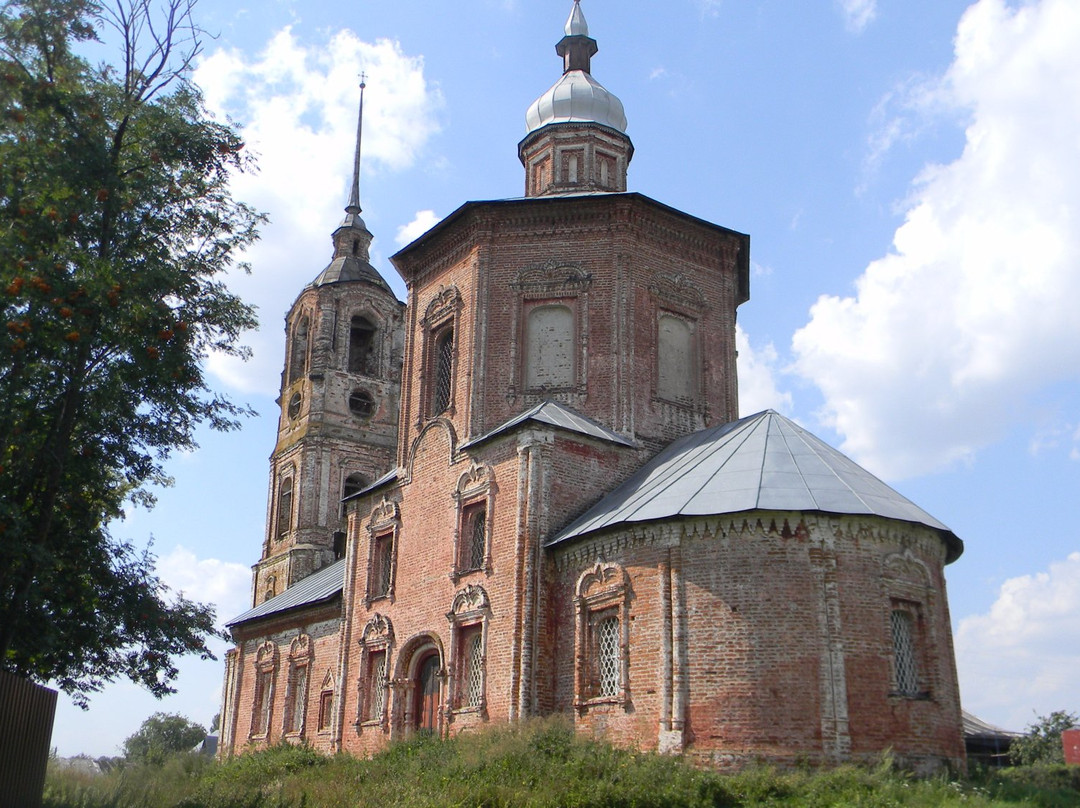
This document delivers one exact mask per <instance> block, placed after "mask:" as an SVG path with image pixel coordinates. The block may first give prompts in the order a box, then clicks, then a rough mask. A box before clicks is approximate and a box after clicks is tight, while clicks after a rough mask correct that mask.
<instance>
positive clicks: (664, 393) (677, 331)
mask: <svg viewBox="0 0 1080 808" xmlns="http://www.w3.org/2000/svg"><path fill="white" fill-rule="evenodd" d="M656 361H657V381H656V393H657V395H658V396H659V397H660V398H663V399H667V400H668V401H677V402H681V403H690V402H692V401H693V399H694V397H695V395H696V394H697V373H696V372H695V367H696V362H695V361H694V330H693V327H692V325H691V324H690V323H688V322H687V321H686V320H684V319H682V318H681V317H675V316H673V315H671V314H661V315H660V319H659V321H658V323H657V351H656Z"/></svg>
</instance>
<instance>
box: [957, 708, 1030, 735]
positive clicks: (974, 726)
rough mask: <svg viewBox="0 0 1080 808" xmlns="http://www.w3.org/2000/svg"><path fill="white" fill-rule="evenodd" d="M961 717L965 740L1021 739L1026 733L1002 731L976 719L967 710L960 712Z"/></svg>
mask: <svg viewBox="0 0 1080 808" xmlns="http://www.w3.org/2000/svg"><path fill="white" fill-rule="evenodd" d="M960 717H961V720H962V721H963V724H964V737H965V738H1002V739H1010V738H1019V737H1020V736H1021V735H1023V734H1024V733H1022V732H1013V731H1012V730H1008V729H1002V728H1001V727H997V726H994V725H993V724H989V723H987V722H986V721H983V720H982V719H981V718H976V717H975V716H973V715H972V714H971V713H969V712H968V711H967V710H961V711H960Z"/></svg>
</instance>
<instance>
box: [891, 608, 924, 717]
mask: <svg viewBox="0 0 1080 808" xmlns="http://www.w3.org/2000/svg"><path fill="white" fill-rule="evenodd" d="M891 623H892V640H893V675H894V676H895V677H896V690H897V692H899V693H903V694H904V695H906V696H913V695H915V694H916V693H918V692H919V671H918V667H917V665H916V654H915V621H914V620H913V619H912V616H911V612H909V611H907V610H906V609H894V610H893V612H892V615H891Z"/></svg>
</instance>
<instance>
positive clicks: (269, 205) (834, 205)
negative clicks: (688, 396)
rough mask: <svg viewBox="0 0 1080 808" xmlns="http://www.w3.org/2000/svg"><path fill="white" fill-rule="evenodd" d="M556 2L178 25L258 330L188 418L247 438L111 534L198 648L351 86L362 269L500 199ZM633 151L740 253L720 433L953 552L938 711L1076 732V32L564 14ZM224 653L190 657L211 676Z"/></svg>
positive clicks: (635, 175)
mask: <svg viewBox="0 0 1080 808" xmlns="http://www.w3.org/2000/svg"><path fill="white" fill-rule="evenodd" d="M570 7H571V3H570V0H542V2H539V1H538V0H530V1H529V2H526V1H525V0H459V2H453V3H451V2H436V0H399V2H395V3H385V2H378V3H376V2H371V0H359V1H358V2H354V3H349V4H343V3H326V2H321V0H311V1H310V2H307V3H297V2H293V0H268V1H267V2H263V3H259V4H257V5H256V4H251V5H248V4H246V3H243V2H236V1H235V0H233V1H232V2H224V0H201V3H200V5H199V7H198V12H197V13H198V17H199V19H200V21H201V22H202V25H203V27H204V28H206V29H207V30H208V31H210V32H213V33H216V34H217V38H216V39H212V40H207V41H206V43H205V51H204V54H203V57H202V59H201V61H200V63H199V65H198V68H197V70H196V73H195V80H196V82H197V83H198V84H199V85H201V86H202V87H203V89H204V91H205V93H206V99H207V103H208V106H209V107H210V108H211V109H213V110H214V111H215V112H217V113H218V114H221V115H229V116H230V117H231V118H232V119H233V120H234V121H235V122H236V123H237V124H238V126H240V127H241V128H242V129H243V130H244V133H245V137H246V139H247V142H248V143H249V145H250V147H251V148H252V150H253V151H254V152H255V153H256V154H257V155H258V157H259V164H260V171H259V173H258V174H254V175H247V176H242V177H238V178H237V179H236V182H235V193H236V195H237V196H238V197H239V198H241V199H244V200H245V201H248V202H250V203H252V204H254V205H255V206H256V207H258V208H260V209H262V210H265V211H266V212H267V213H268V214H269V216H270V224H268V225H267V226H266V228H265V229H264V231H263V238H262V241H261V242H260V243H259V244H258V245H257V246H255V247H254V248H253V249H252V250H251V251H250V254H249V256H248V258H249V260H250V261H251V264H252V267H253V271H252V273H251V274H250V275H240V274H238V275H236V276H235V277H233V278H232V279H231V285H232V287H233V288H234V289H235V290H236V291H237V292H239V293H240V294H241V295H243V296H244V297H245V298H246V299H248V300H250V301H251V302H253V303H255V304H256V305H258V307H259V313H260V319H261V323H262V325H261V328H260V330H259V331H258V332H255V333H251V334H249V335H247V338H246V341H247V343H248V344H249V345H251V346H252V348H253V351H254V355H253V358H252V359H251V361H249V362H247V363H246V364H242V365H241V364H237V363H235V362H233V361H227V360H224V359H220V358H216V357H215V358H212V360H211V362H210V367H211V370H212V373H213V378H214V379H215V384H216V385H217V387H218V389H220V390H221V391H223V392H225V393H226V394H228V395H229V396H230V397H232V398H233V399H234V400H237V401H241V402H246V403H249V404H251V405H252V406H253V407H254V408H255V409H256V410H258V411H259V412H260V413H261V416H260V417H257V418H252V419H250V420H248V421H247V422H246V423H245V424H244V428H243V429H242V430H241V431H240V432H238V433H230V434H227V435H217V434H213V433H205V434H204V435H203V437H202V440H201V448H200V449H199V450H198V451H196V452H192V453H190V454H185V455H182V456H177V457H175V458H174V459H173V460H172V461H171V462H170V464H169V471H170V473H171V474H172V476H173V477H174V479H175V484H174V486H173V487H171V488H169V489H166V490H163V491H161V492H160V497H159V504H158V506H157V507H156V508H155V509H154V510H153V511H150V512H147V511H141V510H135V509H133V510H132V511H131V512H130V513H129V515H128V518H127V519H126V521H124V522H122V523H120V524H118V525H116V526H115V532H116V534H117V535H118V536H122V537H125V538H130V539H133V540H135V541H138V542H145V541H147V540H148V539H149V538H150V537H151V536H152V537H153V539H154V548H155V552H156V553H157V554H158V556H159V570H160V573H161V575H162V577H163V578H164V579H165V580H166V581H167V582H168V583H169V584H170V585H171V586H173V587H174V588H176V589H182V590H183V591H184V592H185V593H187V594H188V595H189V596H191V597H194V598H197V599H201V600H206V601H211V602H214V603H216V604H218V607H219V616H220V617H222V618H227V617H230V616H233V615H235V614H237V613H238V612H240V611H243V610H244V609H245V608H246V607H247V606H248V599H249V587H250V565H251V564H252V563H253V562H254V561H256V560H257V557H258V552H259V547H260V543H261V541H262V536H263V522H264V519H265V514H266V498H267V479H268V468H269V467H268V463H267V458H268V456H269V454H270V451H271V450H272V448H273V443H274V432H275V406H276V405H275V404H274V398H275V396H276V392H277V385H278V383H279V380H280V372H281V365H282V359H283V343H284V331H283V316H284V314H285V312H286V310H287V309H288V307H289V306H290V304H291V303H292V301H293V300H294V298H295V296H296V294H297V293H298V292H299V290H300V289H301V287H302V286H303V285H304V284H306V283H307V282H308V281H310V280H311V279H312V278H314V277H315V275H316V274H317V273H318V272H319V271H320V270H321V269H322V268H323V267H324V266H325V265H326V263H327V262H328V261H329V257H330V240H329V235H330V232H331V230H332V229H333V228H334V227H335V226H336V224H337V223H338V221H339V220H340V218H341V215H342V212H341V211H342V208H343V206H344V204H345V202H346V199H347V195H348V192H347V184H348V181H349V177H350V171H351V160H352V148H353V135H354V131H355V114H356V103H357V98H358V89H357V74H358V73H359V72H360V70H361V69H363V70H364V71H366V73H367V75H368V89H367V93H366V96H365V134H364V147H363V150H364V157H363V169H362V182H361V185H362V189H361V196H362V203H363V208H364V218H365V220H366V222H367V224H368V227H369V229H370V230H371V231H372V232H373V233H374V234H375V243H374V245H373V251H372V263H373V264H374V265H375V266H376V268H378V269H379V270H380V271H381V272H383V274H384V275H385V277H386V278H387V279H388V280H389V281H390V282H391V284H392V285H393V286H394V288H395V289H396V291H397V292H398V294H399V296H402V297H404V289H403V286H402V284H401V283H400V281H399V280H398V278H397V275H396V273H395V272H394V270H393V268H392V267H391V266H390V263H389V261H388V260H387V257H388V256H389V255H392V254H393V253H394V252H395V251H396V250H397V249H398V248H399V247H400V246H402V245H403V244H405V243H407V242H408V240H410V239H411V238H413V237H415V236H417V235H419V234H420V233H421V232H423V231H424V230H425V229H426V228H427V227H429V226H430V225H432V224H434V223H435V222H436V221H438V220H439V219H440V218H441V217H443V216H446V215H447V214H449V213H450V212H451V211H453V210H454V209H455V208H457V207H458V206H459V205H460V204H461V203H463V202H465V201H467V200H474V199H500V198H507V197H514V196H520V195H521V194H522V193H523V189H524V172H523V170H522V168H521V165H520V163H519V162H518V160H517V151H516V149H517V143H518V141H519V140H520V139H521V137H522V136H523V135H524V115H525V110H526V108H527V106H528V104H529V102H531V101H532V100H533V99H534V98H535V97H536V96H538V95H540V93H541V92H543V91H544V90H546V89H547V88H548V87H549V86H550V85H551V84H552V83H553V82H554V81H555V80H556V79H557V78H558V76H559V73H560V60H559V59H558V57H557V56H556V55H555V53H554V45H555V43H556V42H557V41H558V39H559V38H560V37H561V35H562V25H563V23H564V21H565V19H566V17H567V15H568V13H569V11H570ZM582 8H583V10H584V12H585V15H586V17H587V19H588V22H589V26H590V33H591V35H592V36H593V37H594V38H595V39H597V41H598V43H599V46H600V51H599V53H598V55H597V56H596V57H595V58H594V60H593V75H594V76H595V77H596V78H597V79H598V80H599V81H600V82H601V83H603V84H604V85H605V86H606V87H607V88H608V89H609V90H611V91H612V92H614V93H615V94H616V95H618V96H619V97H620V98H621V99H622V101H623V103H624V105H625V108H626V114H627V117H628V119H629V126H628V130H627V131H628V134H629V135H630V137H631V138H632V140H633V142H634V146H635V155H634V160H633V162H632V163H631V166H630V175H629V186H630V189H631V190H634V191H639V192H641V193H644V194H646V195H648V196H650V197H652V198H654V199H657V200H659V201H661V202H664V203H666V204H669V205H672V206H674V207H677V208H681V209H683V210H685V211H687V212H689V213H691V214H693V215H695V216H699V217H701V218H704V219H708V220H710V221H713V222H716V223H717V224H721V225H724V226H726V227H730V228H733V229H735V230H739V231H742V232H745V233H749V234H750V236H751V260H752V277H751V299H750V302H749V303H746V304H745V305H743V306H742V308H741V309H740V310H739V329H740V334H739V349H740V360H739V361H740V405H741V408H742V412H743V414H750V413H752V412H756V411H758V410H760V409H763V408H765V407H773V408H775V409H777V410H780V411H781V412H783V413H784V414H786V415H788V416H789V417H792V418H794V419H795V420H797V421H799V422H800V423H802V424H803V425H804V426H806V427H807V428H809V429H810V430H811V431H813V432H815V433H816V434H817V435H819V436H821V437H822V438H824V439H825V440H827V441H829V442H830V443H832V444H833V445H835V446H838V447H839V448H841V449H842V450H843V451H844V452H846V453H847V454H849V455H850V456H851V457H852V458H853V459H855V460H856V461H858V462H860V463H861V464H863V465H864V466H865V467H867V468H868V469H870V470H871V471H873V472H874V473H876V474H877V475H878V476H880V477H882V478H884V479H885V480H886V481H888V482H889V483H891V484H892V485H893V486H894V487H896V488H897V489H898V490H899V491H901V492H902V493H904V494H905V495H907V496H908V497H910V498H911V499H913V500H914V501H915V502H917V503H918V504H919V505H921V506H922V507H923V508H924V509H926V510H927V511H929V512H930V513H932V514H933V515H934V516H935V517H937V518H938V519H940V520H941V521H943V522H945V523H946V524H947V525H949V526H950V527H951V528H952V529H953V530H954V531H955V532H956V533H957V535H959V536H960V537H961V538H962V539H963V540H964V542H965V544H966V551H965V553H964V555H963V556H962V557H961V558H960V559H959V560H958V561H957V562H955V563H954V564H953V565H951V566H950V567H949V568H948V570H947V575H948V584H949V599H950V606H951V613H952V619H953V626H954V640H955V645H956V652H957V664H958V670H959V675H960V683H961V696H962V701H963V703H964V705H965V707H966V708H967V709H968V710H970V711H972V712H974V713H975V714H977V715H978V716H980V717H981V718H984V719H986V720H988V721H991V722H993V723H997V724H1000V725H1003V726H1006V727H1008V728H1013V729H1022V728H1023V727H1024V725H1026V724H1027V723H1029V722H1030V721H1031V720H1033V719H1034V717H1035V716H1036V714H1045V713H1048V712H1050V711H1052V710H1057V709H1066V710H1071V711H1074V712H1080V691H1077V690H1076V688H1075V672H1076V671H1077V670H1080V537H1078V536H1077V532H1076V531H1077V525H1078V523H1080V318H1078V317H1077V316H1076V314H1075V312H1074V305H1075V304H1074V301H1076V300H1080V104H1077V102H1076V99H1077V98H1080V4H1077V3H1075V2H1074V0H1031V2H1018V1H1016V0H1014V2H1006V0H978V2H974V3H972V2H970V1H969V0H964V1H963V2H961V1H960V0H818V2H814V3H790V2H780V1H779V0H669V2H668V3H666V4H660V3H655V2H643V0H619V1H618V2H616V0H583V3H582ZM223 647H224V646H223V645H222V648H223ZM182 671H183V673H182V676H181V679H180V680H179V687H180V693H179V694H178V695H176V696H173V697H170V698H168V699H165V700H164V701H160V702H158V701H155V700H154V699H153V698H152V697H150V696H149V695H147V694H145V693H143V692H142V691H140V690H139V689H138V688H136V687H135V686H133V685H128V684H124V683H119V684H117V685H114V686H111V687H109V688H108V689H107V690H106V691H105V692H103V693H101V694H99V695H98V696H96V697H95V698H94V700H93V702H92V705H91V708H90V710H89V711H87V712H85V713H83V712H80V711H79V710H78V709H77V708H74V707H73V706H71V705H70V703H68V702H67V701H66V699H64V698H63V697H61V705H60V707H59V710H58V715H57V721H56V727H55V730H54V738H53V743H54V745H56V746H57V747H58V748H59V751H60V753H61V754H64V755H71V754H76V753H80V752H85V753H89V754H93V755H102V754H116V753H117V752H118V747H119V745H120V744H121V743H122V741H123V739H124V738H125V737H126V736H127V735H129V734H131V733H132V732H134V731H135V729H137V728H138V726H139V724H140V723H141V721H142V720H143V719H145V718H146V717H147V716H149V715H150V714H151V713H152V712H154V711H155V710H165V711H169V712H181V713H184V714H186V715H188V716H189V717H191V718H192V719H195V720H197V721H200V722H203V723H204V724H208V723H209V721H210V719H211V717H212V716H213V715H214V713H215V712H217V709H218V701H219V697H220V685H221V678H222V673H223V665H222V663H221V662H218V663H202V662H197V661H186V662H184V663H183V664H182Z"/></svg>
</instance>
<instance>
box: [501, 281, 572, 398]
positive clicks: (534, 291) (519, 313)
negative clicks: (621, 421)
mask: <svg viewBox="0 0 1080 808" xmlns="http://www.w3.org/2000/svg"><path fill="white" fill-rule="evenodd" d="M592 281H593V278H592V275H591V274H590V273H588V272H586V271H585V269H584V268H582V267H581V266H579V265H577V264H574V263H567V262H565V261H556V260H552V261H547V262H545V263H543V264H539V265H537V266H533V267H529V268H527V269H523V270H521V271H520V272H518V274H517V277H516V278H515V279H514V281H513V282H511V284H510V288H511V289H513V290H514V291H515V292H517V293H518V302H517V306H515V308H514V321H513V323H512V326H511V327H512V333H514V334H517V335H518V337H517V339H514V340H512V341H511V343H510V352H511V356H510V361H511V366H512V367H513V368H514V376H513V378H512V379H511V381H510V389H509V390H508V391H507V395H508V397H509V399H510V400H511V401H514V400H515V398H516V397H517V396H519V395H521V396H525V397H528V398H529V399H536V400H537V401H539V400H541V399H542V398H555V399H558V400H564V401H566V402H567V403H570V404H573V403H575V400H574V399H575V398H576V397H581V396H584V395H585V392H586V384H587V377H586V367H587V362H586V357H587V356H588V347H589V346H588V334H589V306H588V303H589V289H590V288H591V286H592ZM548 307H561V308H564V309H568V310H569V311H570V315H571V324H570V341H571V342H572V346H571V348H570V352H571V357H572V362H571V369H570V378H569V381H568V383H567V384H565V385H561V386H558V387H551V386H530V385H529V381H528V372H529V369H528V367H527V365H528V361H529V359H530V357H529V350H530V333H529V332H530V328H529V326H530V318H531V316H532V313H533V312H535V311H536V310H538V309H542V308H548Z"/></svg>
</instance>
